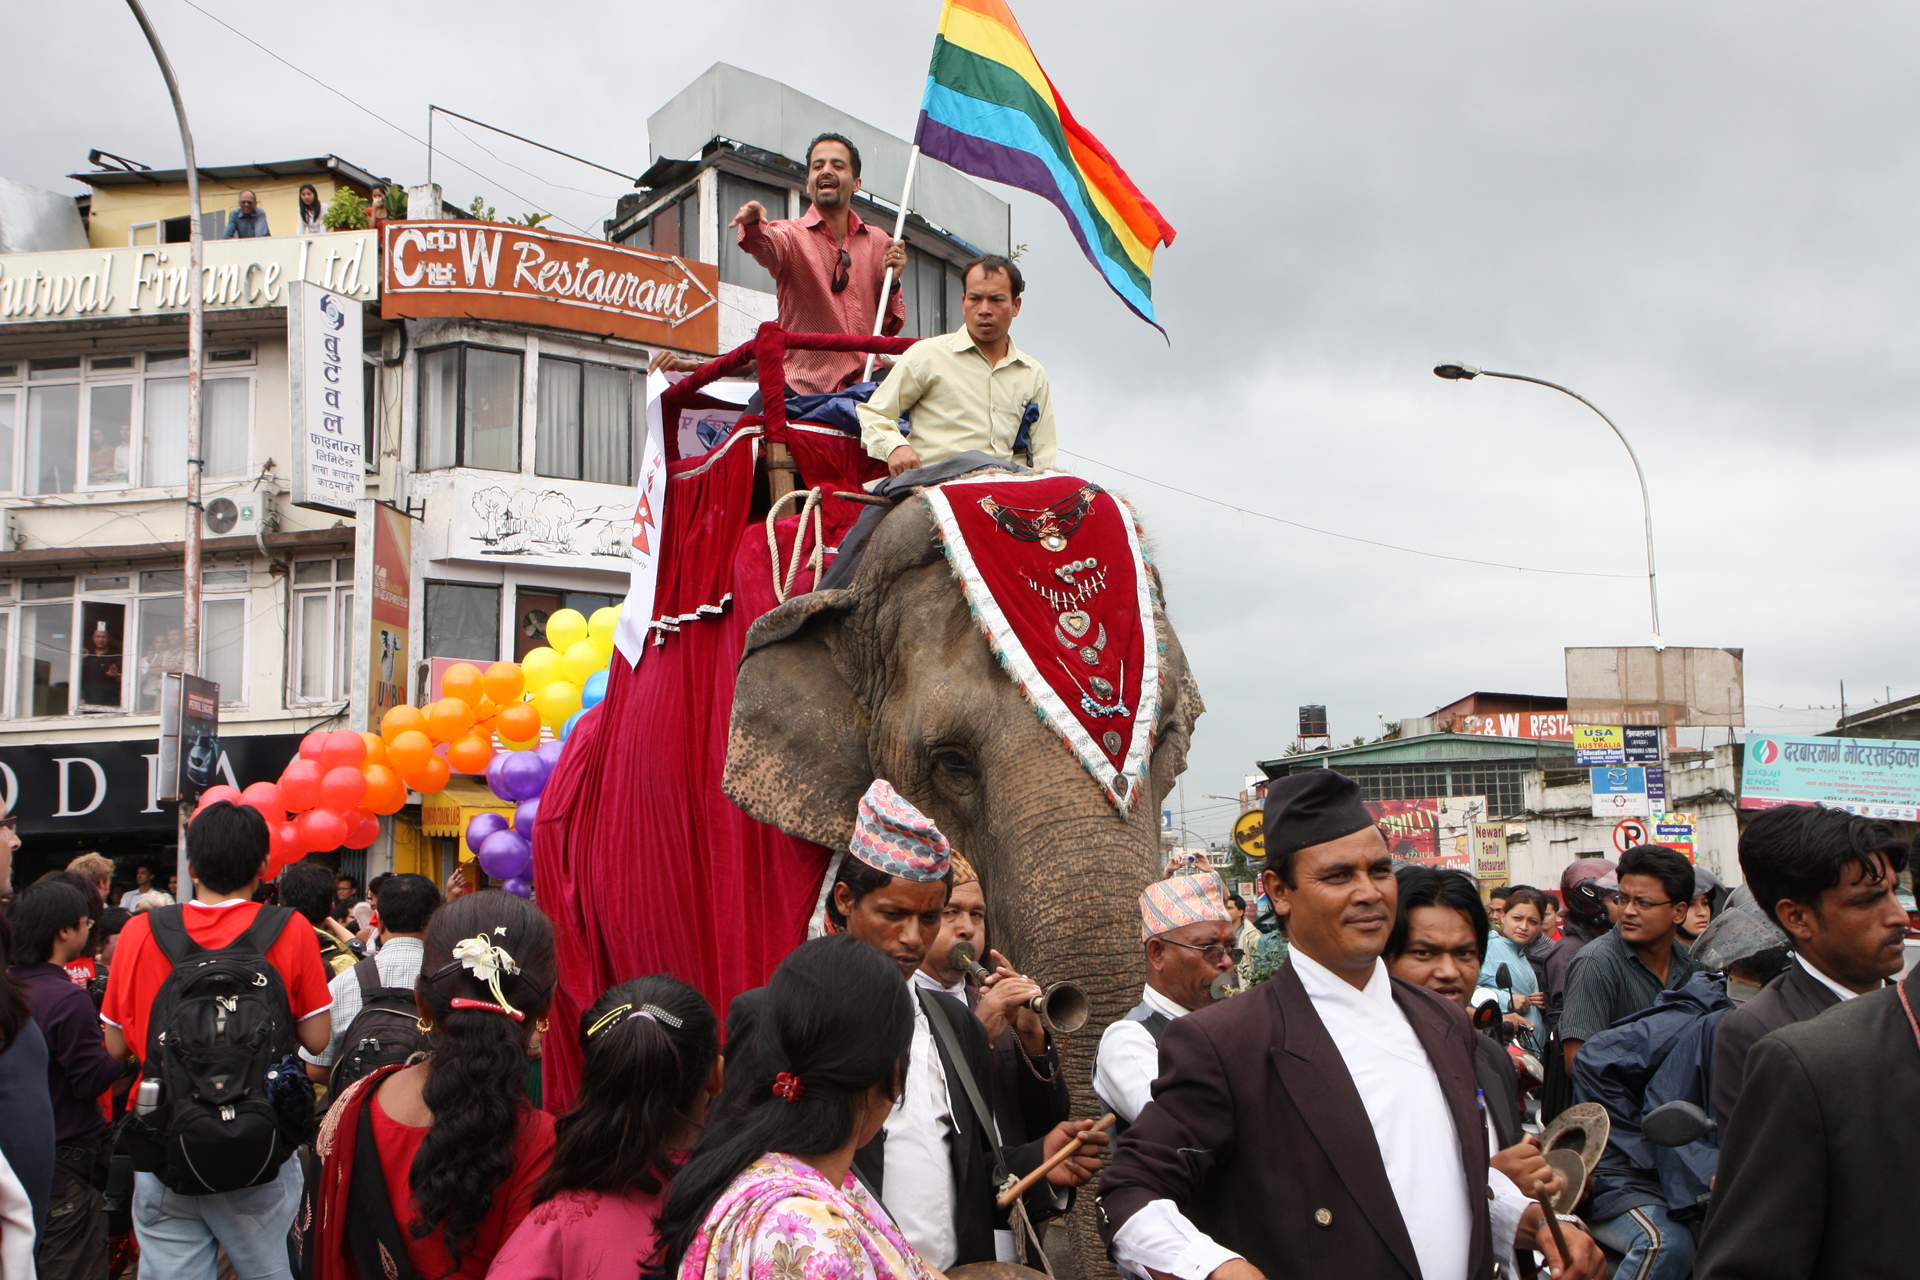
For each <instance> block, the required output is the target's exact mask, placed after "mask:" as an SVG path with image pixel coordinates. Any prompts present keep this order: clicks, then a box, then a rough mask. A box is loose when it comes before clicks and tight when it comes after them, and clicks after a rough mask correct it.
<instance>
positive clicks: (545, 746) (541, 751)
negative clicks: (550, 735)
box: [533, 742, 567, 773]
mask: <svg viewBox="0 0 1920 1280" xmlns="http://www.w3.org/2000/svg"><path fill="white" fill-rule="evenodd" d="M566 749H567V744H566V743H564V742H543V743H541V744H540V745H539V746H537V747H535V748H534V749H533V754H535V755H537V756H539V757H540V758H541V759H542V760H544V761H546V764H547V772H548V773H552V772H553V766H555V765H557V764H559V763H560V753H561V752H563V751H565V750H566Z"/></svg>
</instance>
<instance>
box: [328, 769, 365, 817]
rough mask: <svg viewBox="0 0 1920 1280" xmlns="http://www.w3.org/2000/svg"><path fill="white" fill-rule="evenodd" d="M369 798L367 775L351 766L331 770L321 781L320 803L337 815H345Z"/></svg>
mask: <svg viewBox="0 0 1920 1280" xmlns="http://www.w3.org/2000/svg"><path fill="white" fill-rule="evenodd" d="M366 798H367V775H366V774H364V773H362V772H360V770H359V769H358V768H357V767H355V766H351V765H341V766H340V767H339V768H337V769H329V770H328V771H327V774H326V776H325V777H323V778H321V779H320V803H321V805H322V806H323V807H325V808H328V809H332V810H333V811H334V812H335V813H345V812H346V811H347V810H348V809H351V808H353V807H354V806H355V805H357V804H359V803H360V802H361V801H362V800H364V799H366Z"/></svg>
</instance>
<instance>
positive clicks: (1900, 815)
mask: <svg viewBox="0 0 1920 1280" xmlns="http://www.w3.org/2000/svg"><path fill="white" fill-rule="evenodd" d="M1782 804H1822V805H1826V806H1828V807H1830V808H1834V809H1845V810H1846V811H1847V812H1848V813H1857V814H1861V815H1863V816H1865V817H1869V818H1884V819H1889V820H1891V821H1895V822H1914V821H1920V742H1896V741H1893V740H1890V739H1886V738H1786V737H1778V736H1776V735H1773V734H1764V733H1749V734H1748V735H1747V749H1746V761H1745V764H1744V766H1743V767H1742V769H1741V777H1740V807H1741V808H1742V809H1771V808H1773V807H1774V806H1775V805H1782Z"/></svg>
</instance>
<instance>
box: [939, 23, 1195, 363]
mask: <svg viewBox="0 0 1920 1280" xmlns="http://www.w3.org/2000/svg"><path fill="white" fill-rule="evenodd" d="M913 140H914V142H915V143H916V144H917V145H918V146H919V148H920V151H921V153H922V154H923V155H929V156H932V157H933V158H934V159H936V160H940V161H944V162H945V163H947V164H950V165H952V166H953V167H954V168H956V169H958V170H960V171H961V172H962V173H968V174H972V175H973V176H974V177H976V178H986V179H989V180H990V181H993V182H1004V183H1006V184H1007V185H1008V186H1010V187H1020V188H1023V189H1024V190H1027V191H1031V192H1033V193H1034V194H1035V195H1037V196H1042V197H1044V198H1046V199H1048V200H1051V201H1052V202H1053V203H1054V204H1055V205H1056V206H1058V208H1059V210H1060V212H1061V213H1063V214H1065V215H1066V219H1067V226H1068V227H1070V228H1072V230H1073V238H1074V239H1076V240H1078V241H1079V242H1080V248H1081V251H1082V252H1084V253H1085V254H1086V255H1087V261H1089V262H1091V263H1092V264H1093V265H1094V266H1095V267H1096V268H1098V269H1099V271H1100V274H1101V275H1102V276H1103V277H1105V278H1106V281H1107V284H1108V285H1109V286H1110V287H1111V288H1112V289H1113V291H1114V292H1115V293H1117V294H1119V295H1120V300H1121V301H1122V302H1124V303H1126V304H1127V306H1129V307H1131V308H1132V309H1133V311H1134V314H1136V315H1138V316H1139V317H1140V318H1141V319H1142V320H1145V321H1146V322H1147V323H1148V324H1150V325H1153V327H1154V328H1156V329H1159V328H1160V325H1159V322H1158V321H1156V320H1155V319H1154V318H1153V251H1154V250H1155V249H1156V248H1158V247H1159V246H1160V245H1163V244H1172V243H1173V228H1172V227H1170V226H1168V225H1167V220H1166V219H1165V218H1163V217H1161V216H1160V211H1159V210H1158V209H1156V208H1154V207H1153V202H1152V201H1151V200H1148V199H1147V198H1146V197H1145V196H1143V195H1141V194H1140V189H1139V188H1138V187H1136V186H1134V185H1133V180H1132V179H1131V178H1129V177H1127V175H1126V173H1125V171H1124V170H1122V169H1121V168H1120V166H1119V165H1118V164H1116V163H1115V162H1114V159H1113V157H1112V156H1111V155H1109V154H1108V152H1107V149H1106V148H1105V147H1103V146H1101V145H1100V140H1099V139H1098V138H1095V137H1094V136H1093V135H1092V134H1091V133H1088V132H1087V131H1086V129H1084V128H1083V127H1081V125H1080V122H1079V121H1077V120H1075V119H1074V118H1073V113H1072V112H1071V111H1068V110H1067V104H1066V103H1064V102H1062V101H1061V100H1060V94H1059V93H1058V92H1057V91H1056V90H1055V89H1054V87H1053V81H1051V80H1049V79H1047V73H1046V72H1045V71H1042V70H1041V69H1040V62H1039V60H1038V59H1037V58H1035V57H1034V56H1033V50H1032V49H1031V48H1030V47H1028V45H1027V38H1026V36H1024V35H1022V34H1021V32H1020V24H1019V23H1018V22H1016V21H1014V17H1013V13H1012V11H1011V10H1009V9H1008V8H1007V6H1006V4H1005V3H1004V0H946V5H945V7H944V8H943V9H942V10H941V12H940V34H939V35H937V36H935V37H934V41H933V64H932V66H930V67H929V68H928V69H927V96H926V98H925V100H924V101H923V102H922V103H921V104H920V124H919V127H918V128H917V129H915V131H914V135H913ZM1161 332H1162V333H1164V332H1166V331H1165V330H1164V329H1162V330H1161Z"/></svg>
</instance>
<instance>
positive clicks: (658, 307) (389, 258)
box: [381, 221, 720, 355]
mask: <svg viewBox="0 0 1920 1280" xmlns="http://www.w3.org/2000/svg"><path fill="white" fill-rule="evenodd" d="M386 236H387V242H386V254H385V274H384V279H383V282H382V283H383V288H382V294H383V295H384V296H383V298H382V302H381V314H382V315H384V316H386V317H387V318H389V319H392V318H394V317H398V316H413V317H419V316H455V317H466V318H470V319H475V320H507V321H515V322H519V323H522V324H537V325H544V326H546V327H548V328H552V329H569V330H573V331H575V332H578V333H592V334H599V335H602V336H606V337H615V338H626V339H628V340H630V341H634V342H643V343H654V344H659V345H662V346H671V347H678V348H680V349H681V350H684V351H698V352H702V353H705V354H708V355H712V354H716V353H717V352H718V351H719V346H720V302H719V297H718V294H719V289H720V271H719V268H718V267H715V266H713V265H712V264H710V263H705V262H690V261H688V260H686V259H684V258H680V257H676V256H672V255H667V254H656V253H645V252H642V251H641V250H638V249H629V248H627V247H626V246H624V245H617V244H609V243H607V242H606V241H604V240H589V239H586V238H585V237H582V236H569V235H562V234H560V233H559V232H556V231H544V230H542V229H540V228H538V227H518V226H510V225H505V224H501V223H497V222H464V221H461V222H389V223H388V224H387V228H386Z"/></svg>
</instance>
